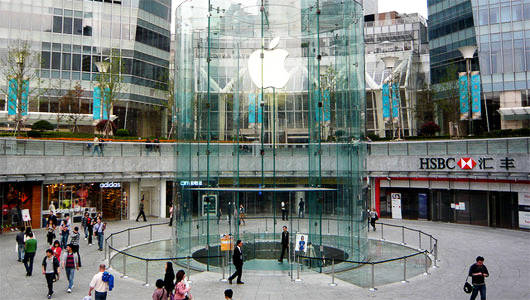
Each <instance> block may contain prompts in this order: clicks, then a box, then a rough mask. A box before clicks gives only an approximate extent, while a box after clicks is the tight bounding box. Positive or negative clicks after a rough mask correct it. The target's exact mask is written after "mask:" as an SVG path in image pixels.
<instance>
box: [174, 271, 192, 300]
mask: <svg viewBox="0 0 530 300" xmlns="http://www.w3.org/2000/svg"><path fill="white" fill-rule="evenodd" d="M176 282H177V284H176V285H175V295H174V296H173V300H191V294H190V292H189V291H190V289H191V287H190V285H189V283H188V281H187V280H186V273H185V272H184V270H180V271H178V272H177V279H176Z"/></svg>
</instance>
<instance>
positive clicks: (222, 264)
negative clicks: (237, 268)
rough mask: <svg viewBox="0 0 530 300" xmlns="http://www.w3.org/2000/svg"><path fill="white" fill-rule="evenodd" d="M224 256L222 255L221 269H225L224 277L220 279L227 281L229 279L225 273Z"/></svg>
mask: <svg viewBox="0 0 530 300" xmlns="http://www.w3.org/2000/svg"><path fill="white" fill-rule="evenodd" d="M224 260H225V259H224V256H222V255H221V270H222V271H223V278H222V279H221V280H219V281H221V282H227V281H228V280H227V279H226V275H225V261H224Z"/></svg>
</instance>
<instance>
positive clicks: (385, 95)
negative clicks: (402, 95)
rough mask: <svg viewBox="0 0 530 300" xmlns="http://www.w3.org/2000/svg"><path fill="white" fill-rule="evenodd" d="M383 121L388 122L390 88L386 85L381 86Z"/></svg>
mask: <svg viewBox="0 0 530 300" xmlns="http://www.w3.org/2000/svg"><path fill="white" fill-rule="evenodd" d="M383 119H384V120H385V122H387V121H388V120H390V88H389V87H388V83H385V84H383Z"/></svg>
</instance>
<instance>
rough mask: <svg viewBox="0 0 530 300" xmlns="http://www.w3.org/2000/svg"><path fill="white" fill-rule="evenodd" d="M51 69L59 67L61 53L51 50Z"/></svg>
mask: <svg viewBox="0 0 530 300" xmlns="http://www.w3.org/2000/svg"><path fill="white" fill-rule="evenodd" d="M52 69H55V70H59V69H61V53H59V52H52Z"/></svg>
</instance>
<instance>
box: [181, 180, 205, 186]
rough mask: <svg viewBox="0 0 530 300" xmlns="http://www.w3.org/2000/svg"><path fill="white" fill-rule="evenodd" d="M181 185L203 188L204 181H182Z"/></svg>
mask: <svg viewBox="0 0 530 300" xmlns="http://www.w3.org/2000/svg"><path fill="white" fill-rule="evenodd" d="M180 185H181V186H201V185H202V180H192V181H189V180H182V181H181V182H180Z"/></svg>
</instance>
